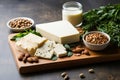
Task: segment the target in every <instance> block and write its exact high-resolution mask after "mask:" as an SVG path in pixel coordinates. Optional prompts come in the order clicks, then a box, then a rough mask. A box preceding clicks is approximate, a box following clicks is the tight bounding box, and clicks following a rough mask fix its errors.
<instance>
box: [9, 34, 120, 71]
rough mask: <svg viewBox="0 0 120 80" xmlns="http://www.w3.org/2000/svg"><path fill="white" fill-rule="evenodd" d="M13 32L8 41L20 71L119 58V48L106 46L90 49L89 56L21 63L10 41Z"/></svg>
mask: <svg viewBox="0 0 120 80" xmlns="http://www.w3.org/2000/svg"><path fill="white" fill-rule="evenodd" d="M14 35H15V34H10V35H9V36H8V42H9V45H10V48H11V50H12V54H13V56H14V60H15V62H16V65H17V68H18V70H19V72H20V73H29V72H36V71H47V70H55V69H60V68H67V67H74V66H80V65H85V64H91V63H97V62H106V61H113V60H120V48H119V49H118V48H113V47H112V48H111V47H109V48H107V49H106V50H104V51H100V52H95V51H90V50H89V52H90V56H87V55H81V56H75V55H73V56H71V57H64V58H58V59H57V60H56V61H53V60H46V59H39V63H23V62H21V61H19V60H18V55H19V54H20V53H21V52H19V51H18V50H17V49H16V47H15V41H11V40H10V39H11V37H13V36H14Z"/></svg>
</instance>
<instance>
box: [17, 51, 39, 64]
mask: <svg viewBox="0 0 120 80" xmlns="http://www.w3.org/2000/svg"><path fill="white" fill-rule="evenodd" d="M18 60H19V61H23V62H24V63H26V62H29V63H34V62H35V63H38V62H39V59H38V57H31V56H30V54H29V53H21V54H20V55H19V57H18Z"/></svg>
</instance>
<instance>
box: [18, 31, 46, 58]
mask: <svg viewBox="0 0 120 80" xmlns="http://www.w3.org/2000/svg"><path fill="white" fill-rule="evenodd" d="M46 40H47V39H46V38H42V37H39V36H37V35H35V34H32V33H29V34H28V35H26V36H24V37H22V38H21V39H20V40H19V41H17V42H16V48H17V49H18V50H19V51H21V52H24V53H29V54H30V55H32V56H33V55H34V53H35V51H36V49H37V48H38V47H39V46H42V45H43V44H44V42H45V41H46Z"/></svg>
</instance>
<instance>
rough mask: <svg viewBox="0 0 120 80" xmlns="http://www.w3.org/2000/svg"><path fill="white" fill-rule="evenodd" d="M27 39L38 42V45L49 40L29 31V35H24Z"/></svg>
mask: <svg viewBox="0 0 120 80" xmlns="http://www.w3.org/2000/svg"><path fill="white" fill-rule="evenodd" d="M23 38H25V39H26V40H28V41H30V42H33V43H36V44H38V47H40V46H42V45H43V43H44V42H45V41H46V40H47V39H46V38H44V37H40V36H37V35H35V34H32V33H29V34H28V35H26V36H24V37H23Z"/></svg>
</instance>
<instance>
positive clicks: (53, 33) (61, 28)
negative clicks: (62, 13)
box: [36, 21, 80, 44]
mask: <svg viewBox="0 0 120 80" xmlns="http://www.w3.org/2000/svg"><path fill="white" fill-rule="evenodd" d="M36 32H39V33H40V34H41V35H42V36H44V37H46V38H48V39H49V40H53V41H56V42H59V43H62V44H65V43H74V42H78V41H79V36H80V34H79V32H78V31H77V30H76V28H74V26H73V25H72V24H71V23H69V22H68V21H56V22H50V23H43V24H37V25H36Z"/></svg>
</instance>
